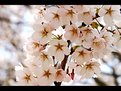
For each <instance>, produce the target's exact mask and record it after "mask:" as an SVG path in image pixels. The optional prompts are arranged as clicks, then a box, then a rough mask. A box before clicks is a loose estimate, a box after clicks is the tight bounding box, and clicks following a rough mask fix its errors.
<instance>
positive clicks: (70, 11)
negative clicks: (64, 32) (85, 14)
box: [67, 10, 74, 18]
mask: <svg viewBox="0 0 121 91" xmlns="http://www.w3.org/2000/svg"><path fill="white" fill-rule="evenodd" d="M73 14H74V12H73V10H68V12H67V15H69V16H71V18H72V17H73Z"/></svg>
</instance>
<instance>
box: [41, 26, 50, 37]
mask: <svg viewBox="0 0 121 91" xmlns="http://www.w3.org/2000/svg"><path fill="white" fill-rule="evenodd" d="M41 33H42V37H45V36H47V34H48V31H47V30H46V29H45V28H44V30H43V31H42V32H41Z"/></svg>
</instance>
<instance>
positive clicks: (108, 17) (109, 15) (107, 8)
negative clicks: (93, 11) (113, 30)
mask: <svg viewBox="0 0 121 91" xmlns="http://www.w3.org/2000/svg"><path fill="white" fill-rule="evenodd" d="M98 14H99V15H100V16H104V21H105V23H106V24H107V25H108V26H112V25H114V20H115V19H120V17H121V15H120V5H104V6H103V7H102V8H101V9H100V10H99V13H98Z"/></svg>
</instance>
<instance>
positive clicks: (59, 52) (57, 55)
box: [55, 51, 64, 61]
mask: <svg viewBox="0 0 121 91" xmlns="http://www.w3.org/2000/svg"><path fill="white" fill-rule="evenodd" d="M55 58H56V60H57V61H63V59H64V54H63V52H61V51H58V52H56V54H55Z"/></svg>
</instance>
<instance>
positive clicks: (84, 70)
mask: <svg viewBox="0 0 121 91" xmlns="http://www.w3.org/2000/svg"><path fill="white" fill-rule="evenodd" d="M99 66H100V64H99V63H98V62H96V60H95V59H93V60H91V61H89V62H87V63H86V64H85V65H84V66H83V67H81V66H77V67H76V69H75V72H76V73H77V74H78V75H80V76H81V79H84V78H90V77H93V76H94V74H96V75H98V76H99V75H100V72H101V70H100V67H99Z"/></svg>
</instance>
